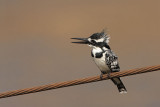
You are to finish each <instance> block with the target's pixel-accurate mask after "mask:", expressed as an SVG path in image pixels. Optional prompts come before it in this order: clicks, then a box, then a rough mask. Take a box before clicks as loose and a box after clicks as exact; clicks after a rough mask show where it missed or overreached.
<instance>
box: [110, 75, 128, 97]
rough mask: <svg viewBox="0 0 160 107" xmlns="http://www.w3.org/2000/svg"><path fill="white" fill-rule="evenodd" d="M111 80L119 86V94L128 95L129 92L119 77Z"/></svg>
mask: <svg viewBox="0 0 160 107" xmlns="http://www.w3.org/2000/svg"><path fill="white" fill-rule="evenodd" d="M111 80H112V81H113V83H114V84H115V85H116V86H117V88H118V90H119V93H121V94H123V93H127V90H126V88H125V86H124V84H123V82H122V81H121V79H120V78H119V77H116V78H111Z"/></svg>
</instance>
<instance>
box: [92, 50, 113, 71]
mask: <svg viewBox="0 0 160 107" xmlns="http://www.w3.org/2000/svg"><path fill="white" fill-rule="evenodd" d="M93 60H94V62H95V63H96V65H97V66H98V68H99V69H100V70H101V71H102V72H105V73H108V72H110V69H109V67H108V66H107V64H106V61H105V60H106V59H105V53H103V55H102V57H101V58H96V57H93Z"/></svg>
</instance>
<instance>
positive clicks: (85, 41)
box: [71, 38, 89, 44]
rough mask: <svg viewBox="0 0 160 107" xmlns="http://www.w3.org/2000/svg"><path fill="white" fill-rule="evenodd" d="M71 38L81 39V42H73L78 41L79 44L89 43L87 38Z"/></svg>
mask: <svg viewBox="0 0 160 107" xmlns="http://www.w3.org/2000/svg"><path fill="white" fill-rule="evenodd" d="M71 39H76V40H81V41H80V42H72V43H78V44H88V43H89V41H88V39H87V38H71Z"/></svg>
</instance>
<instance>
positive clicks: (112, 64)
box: [106, 51, 120, 72]
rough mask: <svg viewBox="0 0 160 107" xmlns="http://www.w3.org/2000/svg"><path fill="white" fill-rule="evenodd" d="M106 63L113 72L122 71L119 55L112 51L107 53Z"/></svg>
mask: <svg viewBox="0 0 160 107" xmlns="http://www.w3.org/2000/svg"><path fill="white" fill-rule="evenodd" d="M106 64H107V65H108V67H109V69H110V70H111V72H119V71H120V67H119V63H118V57H117V56H116V55H115V54H114V53H113V52H112V51H109V52H107V53H106Z"/></svg>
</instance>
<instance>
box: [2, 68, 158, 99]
mask: <svg viewBox="0 0 160 107" xmlns="http://www.w3.org/2000/svg"><path fill="white" fill-rule="evenodd" d="M158 70H160V65H157V66H150V67H143V68H138V69H132V70H126V71H121V72H115V73H111V74H110V76H109V77H108V75H107V74H105V75H103V77H102V79H101V78H100V76H94V77H88V78H82V79H76V80H72V81H65V82H60V83H54V84H49V85H43V86H38V87H33V88H26V89H20V90H15V91H8V92H3V93H0V98H6V97H12V96H17V95H23V94H29V93H35V92H40V91H46V90H51V89H57V88H62V87H68V86H74V85H79V84H85V83H91V82H97V81H102V80H107V79H109V78H113V77H124V76H129V75H135V74H141V73H146V72H151V71H158Z"/></svg>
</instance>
